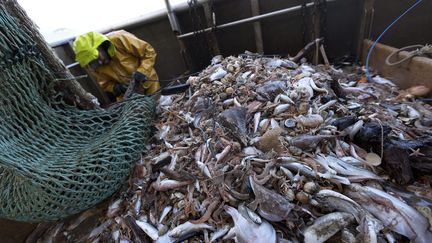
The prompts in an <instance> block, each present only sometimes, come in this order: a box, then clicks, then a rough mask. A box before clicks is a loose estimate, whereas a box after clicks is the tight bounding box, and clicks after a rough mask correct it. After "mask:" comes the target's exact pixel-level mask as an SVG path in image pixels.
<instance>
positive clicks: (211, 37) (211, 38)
mask: <svg viewBox="0 0 432 243" xmlns="http://www.w3.org/2000/svg"><path fill="white" fill-rule="evenodd" d="M203 8H204V15H205V17H206V22H207V26H209V27H215V26H216V20H215V19H214V18H215V16H214V15H213V14H214V12H213V11H212V10H211V8H210V3H209V2H208V1H206V2H204V3H203ZM207 39H208V42H209V43H208V45H209V46H210V48H211V50H212V54H213V55H214V56H216V55H219V54H220V49H219V44H218V41H217V38H216V34H215V33H214V32H213V31H212V32H208V33H207Z"/></svg>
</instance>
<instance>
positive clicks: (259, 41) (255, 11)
mask: <svg viewBox="0 0 432 243" xmlns="http://www.w3.org/2000/svg"><path fill="white" fill-rule="evenodd" d="M251 11H252V16H258V15H260V8H259V0H251ZM253 26H254V32H255V44H256V51H257V53H264V44H263V38H262V31H261V22H255V23H254V24H253Z"/></svg>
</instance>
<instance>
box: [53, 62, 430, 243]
mask: <svg viewBox="0 0 432 243" xmlns="http://www.w3.org/2000/svg"><path fill="white" fill-rule="evenodd" d="M362 74H363V71H362V69H361V67H355V66H354V67H353V66H351V67H345V68H343V69H336V68H334V67H326V66H324V65H318V66H313V65H309V64H306V63H303V64H296V63H294V62H292V61H290V60H289V59H280V58H266V57H260V56H256V55H252V54H244V55H240V56H238V57H233V56H230V57H227V58H222V57H220V56H217V57H215V58H214V59H213V60H212V64H211V65H210V66H209V67H208V68H207V69H205V70H204V71H202V72H201V74H199V75H198V76H193V77H190V78H189V79H188V81H187V82H188V83H189V84H190V85H191V88H190V90H189V91H188V92H186V93H185V94H181V95H172V96H162V97H161V98H160V102H159V107H158V109H159V114H158V116H159V117H158V120H157V124H156V128H157V132H156V134H155V136H154V138H153V140H152V142H151V144H150V145H148V148H147V151H146V152H145V154H144V155H143V156H142V159H141V161H139V162H138V164H137V165H136V167H135V169H134V172H133V174H132V175H131V177H130V180H129V185H128V187H127V188H126V186H125V188H123V189H122V191H121V192H120V193H118V194H116V195H114V197H113V198H111V199H109V202H108V204H107V205H106V206H105V207H103V208H102V209H99V212H102V214H103V215H102V216H98V217H97V220H96V222H93V225H95V227H94V228H90V229H88V232H87V233H86V234H84V235H81V236H79V237H78V236H77V235H76V234H75V233H74V230H75V229H76V228H78V227H79V226H80V225H81V224H84V222H85V221H88V218H90V215H93V214H94V212H95V209H91V210H89V211H86V212H84V213H82V214H81V215H79V216H78V217H76V218H75V219H73V220H70V221H67V222H64V221H63V222H61V223H58V224H56V225H55V226H54V227H52V228H51V229H49V230H48V231H47V232H46V233H45V237H54V236H55V237H58V236H59V235H60V236H61V237H64V238H66V239H69V240H72V239H73V240H81V241H85V242H87V241H90V242H148V241H150V240H153V241H156V242H181V241H185V240H188V241H189V242H221V241H223V242H227V241H228V242H229V241H235V242H268V243H270V242H324V241H327V240H329V241H331V242H407V241H412V242H431V240H432V233H431V223H432V213H431V212H432V211H431V210H432V190H431V188H430V186H431V178H432V177H431V176H430V175H431V172H432V163H431V162H432V161H431V160H432V159H431V158H432V157H431V155H432V147H431V145H432V137H431V132H430V128H431V125H432V109H431V107H430V105H428V104H426V103H423V102H421V101H419V100H417V98H418V97H421V96H424V95H426V94H427V93H428V92H429V91H430V90H429V89H428V88H427V87H424V86H416V87H413V88H410V89H408V90H399V89H398V88H397V87H396V86H395V85H394V84H393V83H392V82H391V81H389V80H387V79H384V78H380V77H378V76H377V77H374V78H372V79H371V80H369V81H368V80H367V79H365V78H364V77H362ZM96 211H97V210H96ZM93 220H94V219H93Z"/></svg>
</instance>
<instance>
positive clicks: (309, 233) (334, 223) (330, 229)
mask: <svg viewBox="0 0 432 243" xmlns="http://www.w3.org/2000/svg"><path fill="white" fill-rule="evenodd" d="M353 221H354V217H353V216H352V215H351V214H349V213H341V212H335V213H330V214H327V215H324V216H322V217H319V218H318V219H316V220H315V222H314V223H313V224H312V225H311V226H309V227H307V228H306V229H305V231H304V232H303V236H304V242H305V243H321V242H324V241H326V240H328V239H329V238H330V237H332V236H333V235H334V234H336V233H337V232H338V231H339V230H341V229H343V228H344V227H346V226H348V225H349V224H350V223H352V222H353Z"/></svg>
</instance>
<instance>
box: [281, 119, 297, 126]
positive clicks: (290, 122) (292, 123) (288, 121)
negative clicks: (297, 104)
mask: <svg viewBox="0 0 432 243" xmlns="http://www.w3.org/2000/svg"><path fill="white" fill-rule="evenodd" d="M284 125H285V127H286V128H294V127H295V126H296V125H297V121H296V120H295V119H292V118H290V119H286V120H285V122H284Z"/></svg>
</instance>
